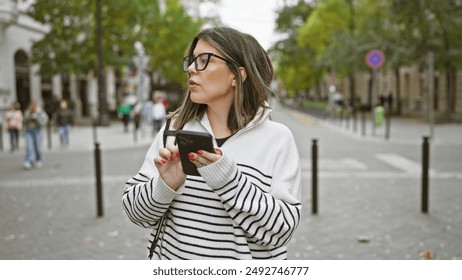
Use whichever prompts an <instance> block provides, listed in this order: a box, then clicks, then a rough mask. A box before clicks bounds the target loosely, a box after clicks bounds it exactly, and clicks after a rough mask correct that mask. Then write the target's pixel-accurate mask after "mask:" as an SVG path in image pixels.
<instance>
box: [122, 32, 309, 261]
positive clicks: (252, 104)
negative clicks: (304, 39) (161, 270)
mask: <svg viewBox="0 0 462 280" xmlns="http://www.w3.org/2000/svg"><path fill="white" fill-rule="evenodd" d="M187 53H188V56H187V57H185V58H184V60H183V70H184V71H185V72H187V79H188V89H187V92H186V93H185V95H184V96H183V99H182V101H181V103H180V105H179V107H178V108H177V109H176V110H175V111H174V112H172V113H171V114H169V115H168V116H167V123H168V124H169V125H168V127H169V128H168V129H167V128H166V127H167V124H166V125H165V126H164V127H163V128H162V129H161V132H160V133H159V134H158V135H157V136H156V138H155V139H154V142H153V144H152V145H151V147H150V148H149V150H148V151H147V153H146V156H145V159H144V162H143V164H142V166H141V169H140V170H139V172H138V174H136V175H135V176H134V177H133V178H131V179H129V180H128V181H127V182H126V184H125V191H124V194H123V206H124V209H125V211H126V213H127V215H128V217H129V218H130V220H131V221H132V222H133V223H135V224H136V225H139V226H142V227H146V228H152V229H153V234H152V236H155V234H156V233H158V241H157V242H153V240H154V239H155V238H153V237H151V238H150V243H149V248H151V250H150V253H151V254H152V257H153V258H154V259H286V258H287V244H288V243H289V241H290V239H291V237H292V235H293V233H294V231H295V229H296V228H297V225H298V224H299V221H300V211H301V207H302V206H301V203H300V200H301V195H300V192H301V188H300V177H301V171H300V159H299V154H298V150H297V147H296V145H295V140H294V137H293V135H292V133H291V131H290V130H289V129H288V128H287V127H286V126H284V125H283V124H280V123H276V122H274V121H272V120H271V118H270V115H271V108H270V107H269V105H268V103H267V102H266V99H268V98H269V97H270V96H271V95H272V93H271V81H272V79H273V75H274V72H273V67H272V65H271V61H270V59H269V57H268V55H267V53H266V52H265V50H264V49H263V48H262V47H261V45H260V44H259V43H258V42H257V41H256V39H255V38H254V37H253V36H251V35H249V34H245V33H241V32H240V31H237V30H235V29H232V28H227V27H216V28H211V29H206V30H203V31H201V32H200V33H199V34H198V35H197V36H196V37H195V38H194V39H193V40H192V42H191V44H190V46H189V48H188V50H187ZM178 129H183V130H189V131H195V132H207V133H209V134H211V136H212V137H213V145H214V147H215V148H214V152H206V151H204V150H198V151H197V152H191V153H190V154H188V155H187V158H189V162H191V163H193V164H195V165H196V167H197V170H198V172H199V174H200V176H193V175H185V174H184V172H183V168H182V163H181V159H180V158H181V154H180V152H179V149H178V147H177V146H175V145H173V141H172V140H173V139H172V138H174V137H172V136H169V135H170V134H173V132H172V131H170V132H169V133H165V134H164V132H165V131H166V130H167V131H169V130H178ZM163 136H165V138H166V141H165V140H164V137H163Z"/></svg>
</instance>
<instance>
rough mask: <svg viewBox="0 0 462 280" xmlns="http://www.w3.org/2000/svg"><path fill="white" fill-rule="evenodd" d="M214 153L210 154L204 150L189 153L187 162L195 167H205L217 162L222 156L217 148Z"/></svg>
mask: <svg viewBox="0 0 462 280" xmlns="http://www.w3.org/2000/svg"><path fill="white" fill-rule="evenodd" d="M214 150H215V153H210V152H207V151H204V150H199V151H197V152H196V153H189V154H188V158H189V160H190V161H191V162H192V163H194V164H195V165H196V166H197V167H202V166H206V165H209V164H212V163H214V162H216V161H218V160H219V159H220V158H221V156H222V155H223V153H222V151H221V150H220V149H219V148H215V149H214Z"/></svg>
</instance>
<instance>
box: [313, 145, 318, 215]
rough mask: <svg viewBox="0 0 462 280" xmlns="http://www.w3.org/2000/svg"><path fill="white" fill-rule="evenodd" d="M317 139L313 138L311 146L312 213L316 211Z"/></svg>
mask: <svg viewBox="0 0 462 280" xmlns="http://www.w3.org/2000/svg"><path fill="white" fill-rule="evenodd" d="M317 143H318V140H317V139H313V144H312V146H311V196H312V209H311V213H312V214H317V213H318V144H317Z"/></svg>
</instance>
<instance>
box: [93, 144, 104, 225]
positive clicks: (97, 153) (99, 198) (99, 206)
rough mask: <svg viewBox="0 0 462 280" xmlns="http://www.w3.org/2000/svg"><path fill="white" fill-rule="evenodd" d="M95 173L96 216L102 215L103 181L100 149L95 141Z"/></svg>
mask: <svg viewBox="0 0 462 280" xmlns="http://www.w3.org/2000/svg"><path fill="white" fill-rule="evenodd" d="M95 175H96V209H97V215H96V216H97V217H102V216H103V182H102V178H101V151H100V149H99V143H95Z"/></svg>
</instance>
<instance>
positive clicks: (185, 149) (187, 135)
mask: <svg viewBox="0 0 462 280" xmlns="http://www.w3.org/2000/svg"><path fill="white" fill-rule="evenodd" d="M176 141H177V144H178V149H179V150H180V158H181V164H182V165H183V172H184V173H185V174H187V175H194V176H200V174H199V171H197V167H196V165H195V164H194V163H192V162H191V161H189V158H188V154H189V153H191V152H193V153H197V151H198V150H204V151H207V152H211V153H213V152H214V150H213V137H212V135H210V134H209V133H206V132H197V131H189V130H178V131H177V134H176Z"/></svg>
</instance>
